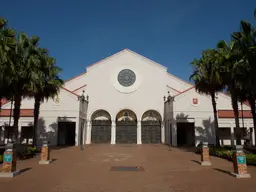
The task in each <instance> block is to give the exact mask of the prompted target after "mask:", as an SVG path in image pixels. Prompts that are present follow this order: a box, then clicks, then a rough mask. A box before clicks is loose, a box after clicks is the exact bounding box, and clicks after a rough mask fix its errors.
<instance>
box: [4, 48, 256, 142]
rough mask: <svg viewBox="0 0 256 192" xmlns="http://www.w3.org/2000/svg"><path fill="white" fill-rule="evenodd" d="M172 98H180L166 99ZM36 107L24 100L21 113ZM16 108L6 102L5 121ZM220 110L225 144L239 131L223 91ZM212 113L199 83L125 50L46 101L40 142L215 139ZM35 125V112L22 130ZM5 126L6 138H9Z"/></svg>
mask: <svg viewBox="0 0 256 192" xmlns="http://www.w3.org/2000/svg"><path fill="white" fill-rule="evenodd" d="M83 94H84V96H85V98H86V101H85V102H83V103H81V100H79V99H78V96H81V95H83ZM87 95H88V97H87ZM168 96H173V97H174V101H173V102H168V101H165V100H164V97H168ZM33 106H34V101H33V100H32V99H24V100H23V101H22V106H21V108H22V109H21V113H24V114H25V110H30V113H31V110H32V109H33ZM10 107H11V106H10V103H7V104H5V105H4V106H3V110H5V112H4V113H5V115H4V116H2V117H1V119H0V125H6V124H8V120H9V116H8V110H9V109H10ZM217 108H218V114H219V126H220V130H225V131H220V132H221V139H222V142H223V144H232V143H234V139H233V138H231V136H232V137H233V135H234V132H235V130H234V118H233V116H232V113H231V114H230V111H232V106H231V101H230V98H229V97H228V96H226V95H224V94H219V95H218V99H217ZM243 110H244V113H246V114H247V113H248V111H249V110H250V108H249V107H248V106H247V105H244V106H243ZM9 111H10V110H9ZM212 111H213V110H212V105H211V99H210V98H209V97H208V96H204V95H200V94H198V93H197V92H196V91H195V89H194V87H193V85H191V84H190V83H188V82H185V81H183V80H181V79H180V78H178V77H176V76H174V75H172V74H169V73H168V72H167V68H166V67H164V66H162V65H160V64H158V63H156V62H154V61H152V60H150V59H147V58H145V57H143V56H141V55H139V54H137V53H135V52H133V51H131V50H128V49H125V50H123V51H120V52H119V53H116V54H114V55H112V56H110V57H108V58H106V59H103V60H101V61H99V62H97V63H96V64H93V65H91V66H89V67H87V68H86V71H85V72H84V73H83V74H80V75H79V76H77V77H74V78H72V79H70V80H68V81H66V82H65V85H64V88H63V89H61V91H60V93H59V95H58V96H57V97H56V98H55V99H54V100H52V99H50V100H49V101H45V102H44V103H42V105H41V110H40V119H39V129H38V130H37V134H38V142H39V143H40V141H41V140H42V137H47V138H48V140H50V142H51V144H52V145H79V144H91V143H111V144H116V143H137V144H143V143H171V144H172V145H174V146H176V145H179V146H180V145H197V144H198V143H200V142H202V141H208V142H209V143H214V142H215V140H214V137H215V132H214V128H213V127H214V126H213V125H214V121H213V112H212ZM26 113H28V112H26ZM6 114H7V115H6ZM230 115H231V116H230ZM249 115H250V114H249V113H248V114H247V115H244V121H243V122H244V124H243V125H244V127H245V128H246V130H250V128H251V127H252V125H253V124H252V118H251V117H250V116H249ZM11 124H12V123H11ZM31 124H32V125H33V115H30V116H29V117H28V115H27V116H21V119H20V125H19V126H20V129H19V130H20V132H22V126H24V125H27V126H28V125H31ZM4 129H5V130H7V128H4V127H3V128H2V130H3V131H2V136H1V137H2V140H3V139H4V138H6V131H5V132H4ZM24 129H25V128H24ZM3 132H4V134H3ZM222 132H223V133H222ZM21 135H22V133H21ZM252 135H253V134H252ZM252 139H253V140H255V138H252ZM20 141H21V142H23V138H22V137H21V138H20Z"/></svg>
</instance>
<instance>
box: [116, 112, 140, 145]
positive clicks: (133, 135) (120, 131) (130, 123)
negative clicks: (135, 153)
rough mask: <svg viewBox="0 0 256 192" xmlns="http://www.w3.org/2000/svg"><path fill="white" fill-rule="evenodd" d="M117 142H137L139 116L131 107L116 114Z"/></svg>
mask: <svg viewBox="0 0 256 192" xmlns="http://www.w3.org/2000/svg"><path fill="white" fill-rule="evenodd" d="M116 143H137V117H136V114H135V113H134V112H133V111H131V110H129V109H124V110H122V111H120V112H119V113H118V114H117V116H116Z"/></svg>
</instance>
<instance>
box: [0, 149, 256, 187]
mask: <svg viewBox="0 0 256 192" xmlns="http://www.w3.org/2000/svg"><path fill="white" fill-rule="evenodd" d="M51 157H52V159H54V162H53V163H52V164H50V165H39V164H38V161H39V157H37V158H34V159H29V160H25V161H19V162H18V164H17V167H18V169H19V170H22V174H21V175H19V176H17V177H15V178H12V179H6V178H0V188H1V191H9V192H14V191H19V192H23V191H26V192H32V191H35V192H57V191H61V192H69V191H70V192H71V191H72V192H87V191H88V192H91V191H95V192H100V191H104V192H105V191H107V192H128V191H136V192H137V191H138V192H143V191H145V192H151V191H152V192H153V191H154V192H161V191H164V192H165V191H166V192H201V191H202V192H212V191H214V192H217V191H218V192H221V191H225V192H228V191H233V192H235V191H246V192H250V191H255V190H256V182H255V181H256V180H255V178H256V167H249V169H248V170H249V173H250V174H251V175H252V178H251V179H236V178H234V177H232V176H230V175H228V174H227V173H226V172H227V171H232V163H231V162H228V161H226V160H222V159H219V158H214V157H213V158H212V166H211V167H202V166H201V165H199V164H198V163H196V161H198V160H200V156H198V155H196V154H194V153H192V152H189V150H183V149H173V150H172V151H168V147H166V146H164V145H114V146H113V145H92V146H87V147H86V148H85V150H84V151H80V150H79V148H77V147H71V148H64V149H58V150H52V152H51ZM111 166H142V167H143V168H144V171H137V172H136V171H129V172H128V171H126V172H121V171H110V169H111Z"/></svg>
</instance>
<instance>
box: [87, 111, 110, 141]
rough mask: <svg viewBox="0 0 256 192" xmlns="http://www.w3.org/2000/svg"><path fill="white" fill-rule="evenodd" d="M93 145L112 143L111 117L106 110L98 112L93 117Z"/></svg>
mask: <svg viewBox="0 0 256 192" xmlns="http://www.w3.org/2000/svg"><path fill="white" fill-rule="evenodd" d="M91 121H92V131H91V142H92V143H110V141H111V116H110V114H109V113H108V112H107V111H105V110H97V111H95V112H94V113H93V114H92V116H91Z"/></svg>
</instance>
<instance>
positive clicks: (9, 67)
mask: <svg viewBox="0 0 256 192" xmlns="http://www.w3.org/2000/svg"><path fill="white" fill-rule="evenodd" d="M15 37H16V33H15V30H13V29H10V28H9V27H8V22H7V20H5V19H4V18H0V110H1V100H2V99H3V98H7V99H9V98H10V94H11V87H10V82H11V79H12V77H13V72H14V62H13V59H12V58H13V57H14V55H15V47H16V39H15Z"/></svg>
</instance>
